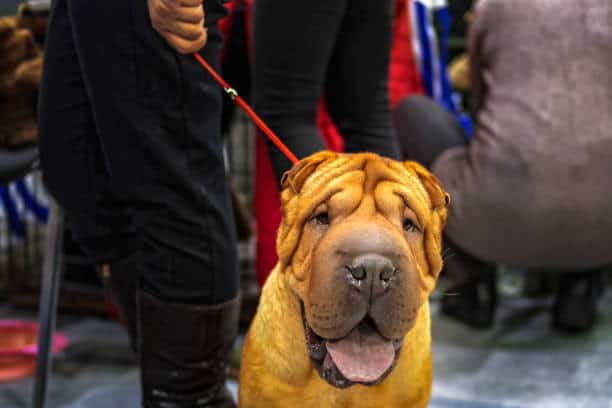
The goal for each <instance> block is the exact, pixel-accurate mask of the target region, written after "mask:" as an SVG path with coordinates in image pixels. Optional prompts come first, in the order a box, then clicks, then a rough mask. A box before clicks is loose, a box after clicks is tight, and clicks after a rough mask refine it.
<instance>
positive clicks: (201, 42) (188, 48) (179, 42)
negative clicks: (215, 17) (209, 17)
mask: <svg viewBox="0 0 612 408" xmlns="http://www.w3.org/2000/svg"><path fill="white" fill-rule="evenodd" d="M162 36H163V37H164V38H165V39H166V41H167V42H168V44H170V46H171V47H172V48H174V49H175V50H176V51H178V52H179V53H181V54H191V53H194V52H197V51H199V50H201V49H202V48H204V46H205V45H206V40H207V39H208V33H207V32H206V30H203V32H202V35H201V36H200V37H199V38H198V39H197V40H195V41H188V40H185V39H183V38H181V37H179V36H177V35H176V34H174V33H171V32H164V33H162Z"/></svg>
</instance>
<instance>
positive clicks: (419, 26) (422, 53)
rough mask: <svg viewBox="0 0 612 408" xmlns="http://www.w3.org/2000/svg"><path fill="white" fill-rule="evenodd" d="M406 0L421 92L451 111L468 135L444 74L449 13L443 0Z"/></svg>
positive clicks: (468, 126) (466, 121) (468, 124)
mask: <svg viewBox="0 0 612 408" xmlns="http://www.w3.org/2000/svg"><path fill="white" fill-rule="evenodd" d="M409 1H410V3H411V11H412V12H411V18H412V21H411V27H412V31H413V39H414V41H413V51H414V54H415V59H416V61H417V64H418V68H419V72H420V74H421V79H422V82H423V85H424V87H425V92H426V93H427V95H428V96H429V97H431V98H432V99H434V100H435V101H436V102H438V103H439V104H440V105H442V106H443V107H444V108H445V109H446V110H447V111H449V112H450V113H451V114H453V115H454V116H455V118H456V119H457V121H458V122H459V124H460V125H461V127H462V128H463V129H464V131H465V132H466V134H467V135H468V136H472V134H473V129H472V123H471V120H470V118H469V117H468V116H467V115H466V114H465V112H463V110H462V109H461V106H460V103H459V102H458V96H457V95H455V94H454V93H453V89H452V86H451V83H450V78H449V75H448V69H447V65H448V38H449V35H450V29H451V16H450V12H449V10H448V6H447V4H446V0H409ZM434 21H436V22H437V23H438V26H439V34H440V35H439V38H438V35H437V34H436V30H435V29H434Z"/></svg>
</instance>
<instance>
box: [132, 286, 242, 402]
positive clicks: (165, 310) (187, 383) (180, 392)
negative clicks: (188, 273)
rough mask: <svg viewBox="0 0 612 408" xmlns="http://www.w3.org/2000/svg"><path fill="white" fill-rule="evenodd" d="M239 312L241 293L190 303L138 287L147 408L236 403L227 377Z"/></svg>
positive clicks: (144, 399) (142, 364) (141, 363)
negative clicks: (221, 299) (213, 302)
mask: <svg viewBox="0 0 612 408" xmlns="http://www.w3.org/2000/svg"><path fill="white" fill-rule="evenodd" d="M239 311H240V301H239V297H236V298H234V299H232V300H230V301H228V302H225V303H222V304H218V305H191V304H181V303H172V302H165V301H162V300H160V299H157V298H155V297H153V296H151V295H149V294H147V293H145V292H143V291H142V290H140V291H139V292H138V323H139V341H140V344H139V350H140V353H139V357H140V365H141V376H142V377H141V380H142V394H143V399H142V400H143V407H144V408H203V407H215V408H229V407H235V404H234V402H233V401H232V398H231V396H230V394H229V392H228V391H227V389H226V387H225V379H226V375H227V369H228V359H229V357H230V353H231V350H232V346H233V344H234V339H235V338H236V335H237V331H238V316H239Z"/></svg>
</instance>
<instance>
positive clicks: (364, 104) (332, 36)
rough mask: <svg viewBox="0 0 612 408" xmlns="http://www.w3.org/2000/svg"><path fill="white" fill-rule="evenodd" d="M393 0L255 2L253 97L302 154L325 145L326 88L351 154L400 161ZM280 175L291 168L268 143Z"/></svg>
mask: <svg viewBox="0 0 612 408" xmlns="http://www.w3.org/2000/svg"><path fill="white" fill-rule="evenodd" d="M391 20H392V1H391V0H325V1H317V0H312V1H304V0H257V1H256V3H255V22H254V24H255V26H254V41H255V44H254V56H253V97H254V103H255V107H256V109H257V111H258V112H259V113H260V115H261V116H262V117H263V119H264V120H265V121H266V122H267V123H268V125H269V126H270V127H271V128H272V129H273V130H274V131H276V132H277V133H278V135H279V137H280V138H281V139H282V140H283V141H284V142H285V143H286V144H287V145H288V147H289V148H290V149H291V150H292V151H293V152H294V153H295V154H296V156H297V157H298V158H303V157H306V156H308V155H310V154H312V153H315V152H317V151H319V150H323V149H325V144H324V142H323V139H322V138H321V135H320V134H319V132H318V129H317V127H316V113H317V104H318V102H319V100H320V97H321V94H322V92H324V94H325V100H326V103H327V108H328V111H329V113H330V115H331V117H332V119H333V121H334V123H335V124H336V126H337V127H338V129H339V131H340V133H341V134H342V136H343V138H344V142H345V148H346V151H347V152H361V151H371V152H375V153H378V154H381V155H384V156H387V157H391V158H394V159H399V157H400V156H399V148H398V146H397V142H396V140H395V136H394V134H393V130H392V129H393V128H392V125H391V115H390V110H389V96H388V76H389V54H390V48H391ZM268 147H269V148H268V150H269V152H270V157H271V159H272V165H273V167H274V172H275V175H276V177H277V180H280V178H281V176H282V174H283V172H285V171H286V170H288V169H289V168H290V167H291V164H290V163H289V161H288V160H287V159H286V158H285V157H284V156H283V155H282V153H280V152H279V151H278V150H277V149H276V148H275V147H272V145H269V146H268Z"/></svg>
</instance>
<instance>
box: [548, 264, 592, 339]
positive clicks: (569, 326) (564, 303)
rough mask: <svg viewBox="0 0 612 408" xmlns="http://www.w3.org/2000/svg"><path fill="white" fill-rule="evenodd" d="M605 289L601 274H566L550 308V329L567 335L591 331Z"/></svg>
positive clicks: (562, 276)
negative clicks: (551, 326)
mask: <svg viewBox="0 0 612 408" xmlns="http://www.w3.org/2000/svg"><path fill="white" fill-rule="evenodd" d="M603 289H604V274H603V272H602V271H594V272H579V273H565V274H563V275H561V276H560V277H559V288H558V290H557V296H556V299H555V304H554V306H553V311H552V312H553V327H554V328H556V329H559V330H562V331H566V332H570V333H579V332H584V331H586V330H589V329H591V328H592V327H593V326H594V325H595V320H596V317H597V303H598V300H599V298H600V297H601V295H602V293H603Z"/></svg>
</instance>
